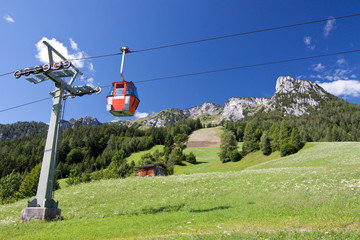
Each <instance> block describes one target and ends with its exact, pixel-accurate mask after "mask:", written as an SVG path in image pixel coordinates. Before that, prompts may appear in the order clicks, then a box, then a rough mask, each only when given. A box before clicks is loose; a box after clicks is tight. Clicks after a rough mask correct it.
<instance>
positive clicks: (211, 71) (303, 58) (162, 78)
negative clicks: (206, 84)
mask: <svg viewBox="0 0 360 240" xmlns="http://www.w3.org/2000/svg"><path fill="white" fill-rule="evenodd" d="M356 52H360V49H357V50H351V51H345V52H336V53H327V54H321V55H316V56H309V57H300V58H292V59H285V60H278V61H271V62H264V63H256V64H250V65H244V66H238V67H231V68H222V69H216V70H209V71H203V72H196V73H186V74H180V75H173V76H166V77H158V78H150V79H146V80H140V81H134V83H141V82H151V81H158V80H164V79H170V78H179V77H188V76H194V75H201V74H207V73H215V72H223V71H229V70H235V69H241V68H251V67H258V66H265V65H271V64H277V63H286V62H294V61H300V60H306V59H313V58H321V57H328V56H334V55H340V54H349V53H356Z"/></svg>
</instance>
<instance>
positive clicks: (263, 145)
mask: <svg viewBox="0 0 360 240" xmlns="http://www.w3.org/2000/svg"><path fill="white" fill-rule="evenodd" d="M260 149H261V151H262V153H263V154H264V155H266V156H268V155H270V154H271V146H270V139H269V136H268V133H267V131H265V132H264V133H263V135H262V136H261V140H260Z"/></svg>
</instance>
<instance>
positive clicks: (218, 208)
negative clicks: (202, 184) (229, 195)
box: [190, 206, 231, 213]
mask: <svg viewBox="0 0 360 240" xmlns="http://www.w3.org/2000/svg"><path fill="white" fill-rule="evenodd" d="M229 208H231V207H230V206H219V207H214V208H207V209H191V210H190V212H197V213H200V212H211V211H216V210H224V209H229Z"/></svg>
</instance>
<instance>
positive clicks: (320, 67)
mask: <svg viewBox="0 0 360 240" xmlns="http://www.w3.org/2000/svg"><path fill="white" fill-rule="evenodd" d="M313 70H314V71H316V72H322V71H324V70H325V66H324V65H322V64H321V63H318V64H313Z"/></svg>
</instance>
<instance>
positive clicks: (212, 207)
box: [0, 142, 360, 239]
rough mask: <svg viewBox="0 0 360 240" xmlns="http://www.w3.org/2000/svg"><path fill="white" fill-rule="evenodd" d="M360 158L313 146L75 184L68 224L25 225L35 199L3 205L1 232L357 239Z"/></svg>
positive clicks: (65, 193)
mask: <svg viewBox="0 0 360 240" xmlns="http://www.w3.org/2000/svg"><path fill="white" fill-rule="evenodd" d="M359 155H360V148H359V143H350V142H347V143H308V144H307V145H306V146H305V148H304V149H302V150H300V152H299V153H297V154H294V155H291V156H288V157H284V158H277V159H273V160H271V161H267V162H265V163H262V164H257V165H254V166H252V167H249V168H247V169H245V170H243V171H230V172H213V173H206V174H205V173H195V174H190V175H174V176H169V177H157V178H138V177H131V178H126V179H111V180H101V181H94V182H91V183H86V184H80V185H74V186H70V187H66V188H64V189H60V190H58V191H56V193H55V199H56V200H59V203H60V208H61V209H62V216H64V220H62V221H53V222H48V223H43V222H39V221H31V222H28V223H20V220H19V219H20V217H19V213H20V211H21V209H22V208H24V206H25V205H26V200H21V201H18V202H16V203H13V204H8V205H3V206H0V208H1V211H0V219H1V220H0V238H16V239H29V238H36V239H45V238H46V239H64V238H65V239H66V238H69V237H73V236H76V237H77V238H78V239H89V238H102V239H113V238H118V239H123V238H126V239H133V238H136V239H159V238H160V239H161V238H166V239H168V238H169V239H194V238H195V239H204V238H205V239H239V238H245V239H253V238H269V239H289V238H291V239H295V238H305V239H317V238H319V239H320V238H329V239H341V238H346V239H357V237H358V234H359V229H360V222H359V218H358V216H357V215H358V213H359V212H360V205H359V204H358V199H359V197H360V185H359V181H360V171H359V169H360V161H359V158H358V156H359ZM240 162H241V161H240ZM240 162H239V163H240ZM200 165H201V164H200ZM224 165H226V164H224Z"/></svg>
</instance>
